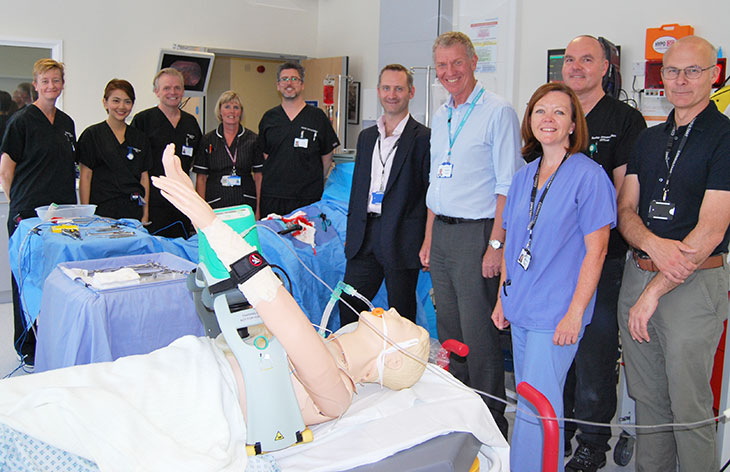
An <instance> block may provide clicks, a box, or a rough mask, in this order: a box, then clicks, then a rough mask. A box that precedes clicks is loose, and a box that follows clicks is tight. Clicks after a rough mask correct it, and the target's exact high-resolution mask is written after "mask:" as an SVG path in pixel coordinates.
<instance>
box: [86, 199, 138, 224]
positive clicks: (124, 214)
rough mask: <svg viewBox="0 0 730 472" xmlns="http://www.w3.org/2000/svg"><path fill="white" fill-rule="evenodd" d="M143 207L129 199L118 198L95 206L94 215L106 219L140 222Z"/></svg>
mask: <svg viewBox="0 0 730 472" xmlns="http://www.w3.org/2000/svg"><path fill="white" fill-rule="evenodd" d="M143 212H144V207H141V206H140V205H139V204H138V203H137V201H135V200H132V199H131V198H129V197H126V198H125V197H118V198H114V199H111V200H107V201H106V202H104V203H99V204H97V206H96V214H97V215H99V216H106V217H107V218H115V219H119V218H134V219H135V220H141V219H142V214H143Z"/></svg>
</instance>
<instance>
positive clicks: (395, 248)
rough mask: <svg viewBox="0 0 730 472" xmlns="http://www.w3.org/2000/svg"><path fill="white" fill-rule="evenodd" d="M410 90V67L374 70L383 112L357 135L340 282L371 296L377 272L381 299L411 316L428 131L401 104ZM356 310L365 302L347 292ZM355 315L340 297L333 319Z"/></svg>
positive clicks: (423, 226)
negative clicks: (385, 296)
mask: <svg viewBox="0 0 730 472" xmlns="http://www.w3.org/2000/svg"><path fill="white" fill-rule="evenodd" d="M415 92H416V90H415V88H414V87H413V74H411V72H410V71H409V70H408V69H406V68H405V67H404V66H402V65H401V64H389V65H387V66H385V67H384V68H383V70H381V71H380V77H379V78H378V98H379V99H380V104H381V105H382V107H383V114H382V115H381V116H380V118H378V120H377V123H376V125H375V126H371V127H370V128H367V129H365V130H363V131H362V132H361V133H360V136H359V137H358V139H357V154H356V156H355V170H354V172H353V176H352V190H351V191H350V206H349V211H348V213H347V240H346V243H345V255H346V256H347V266H346V268H345V279H344V280H345V283H347V284H349V285H352V286H353V287H355V289H357V291H358V292H360V293H361V294H362V295H364V296H365V297H367V298H368V299H372V298H373V297H375V295H376V294H377V293H378V289H379V288H380V285H381V283H382V282H383V279H385V286H386V289H387V291H388V305H389V306H390V307H391V308H395V309H396V310H398V313H400V314H401V316H403V317H405V318H408V319H410V320H411V321H413V322H415V321H416V285H417V283H418V273H419V269H420V268H421V261H420V259H419V257H418V252H419V249H420V248H421V247H422V245H423V244H429V245H430V242H429V241H426V242H425V243H424V238H426V233H425V229H426V189H427V188H428V172H429V168H430V161H429V146H430V143H429V139H430V137H431V131H430V130H429V129H428V128H426V127H425V126H423V125H422V124H420V123H419V122H417V121H416V120H414V119H413V117H412V116H411V115H410V113H409V112H408V104H409V102H410V100H411V99H412V98H413V95H414V93H415ZM345 301H346V302H347V303H349V304H350V305H352V306H353V307H355V308H356V310H357V312H358V313H359V312H360V311H363V310H366V309H367V307H366V306H364V305H363V304H362V302H360V301H359V300H357V299H355V298H353V297H345ZM356 320H357V313H353V312H352V310H350V309H349V308H348V307H346V306H345V305H344V304H342V303H341V304H340V321H341V323H342V324H343V325H344V324H347V323H350V322H352V321H356Z"/></svg>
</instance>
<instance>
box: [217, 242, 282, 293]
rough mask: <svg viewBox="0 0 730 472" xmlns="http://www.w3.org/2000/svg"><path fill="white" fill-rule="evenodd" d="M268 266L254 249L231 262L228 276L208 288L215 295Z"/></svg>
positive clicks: (235, 285)
mask: <svg viewBox="0 0 730 472" xmlns="http://www.w3.org/2000/svg"><path fill="white" fill-rule="evenodd" d="M268 266H269V263H268V262H266V259H264V257H263V256H262V255H261V254H260V253H259V252H258V251H254V252H252V253H250V254H247V255H245V256H243V257H242V258H240V259H239V260H237V261H236V262H234V263H233V264H231V272H230V274H231V276H230V278H228V279H225V280H221V281H220V282H218V283H217V284H213V285H211V286H210V287H208V290H209V291H210V293H211V294H212V295H215V294H217V293H221V292H225V291H226V290H230V289H232V288H236V287H238V286H239V285H241V284H242V283H244V282H245V281H247V280H248V279H250V278H251V277H253V276H254V275H256V274H257V273H258V272H259V271H260V270H261V269H263V268H264V267H268Z"/></svg>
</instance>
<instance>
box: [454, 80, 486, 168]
mask: <svg viewBox="0 0 730 472" xmlns="http://www.w3.org/2000/svg"><path fill="white" fill-rule="evenodd" d="M483 93H484V87H482V88H481V89H480V90H479V93H478V94H477V96H476V97H474V100H472V101H471V105H469V109H468V110H466V114H464V117H463V118H462V119H461V123H459V126H458V127H457V128H456V132H455V133H454V136H453V137H452V136H451V113H452V108H451V107H449V119H448V121H447V123H448V125H449V154H448V156H447V157H446V161H447V162H449V161H451V149H452V148H453V147H454V143H455V142H456V138H457V137H459V133H461V129H462V128H463V127H464V124H465V123H466V120H468V119H469V115H471V112H472V111H473V110H474V106H475V105H476V104H477V101H479V98H481V96H482V94H483Z"/></svg>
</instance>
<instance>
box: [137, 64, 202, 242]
mask: <svg viewBox="0 0 730 472" xmlns="http://www.w3.org/2000/svg"><path fill="white" fill-rule="evenodd" d="M152 84H153V86H154V89H153V90H154V92H155V95H157V98H158V99H159V100H160V103H159V104H158V105H157V106H156V107H152V108H148V109H147V110H143V111H141V112H139V113H137V114H136V115H135V116H134V119H132V124H131V125H132V126H134V127H135V128H137V129H139V130H141V131H142V132H143V133H145V134H146V135H147V138H148V139H149V141H150V148H151V149H150V150H151V153H152V169H151V170H150V177H152V176H157V175H163V174H164V169H163V167H162V152H163V151H164V150H165V147H166V146H167V145H168V144H170V143H174V144H175V153H176V154H177V155H178V156H180V162H181V164H182V168H183V170H184V171H185V172H186V173H187V172H189V171H190V166H191V165H192V163H193V159H194V157H195V153H196V152H197V150H198V143H199V141H200V138H201V137H202V133H201V131H200V126H199V125H198V121H197V120H196V119H195V117H194V116H193V115H191V114H189V113H187V112H184V111H182V110H181V109H180V103H181V102H182V98H183V95H184V94H185V79H184V78H183V75H182V74H181V73H180V71H178V70H176V69H173V68H171V67H167V68H164V69H161V70H160V71H159V72H157V74H156V75H155V77H154V79H153V80H152ZM149 214H150V215H149V217H150V222H149V226H148V228H147V230H148V231H149V232H150V233H151V234H156V235H159V236H166V237H168V238H178V237H186V238H187V237H188V236H190V235H191V231H192V224H191V223H190V220H189V219H188V218H187V217H186V216H185V215H183V214H182V212H180V211H179V210H178V209H177V208H175V207H174V206H172V204H171V203H170V202H168V201H167V199H166V198H164V197H163V196H162V194H161V193H160V190H159V189H158V188H156V187H155V186H150V193H149Z"/></svg>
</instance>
